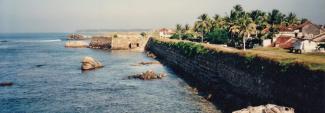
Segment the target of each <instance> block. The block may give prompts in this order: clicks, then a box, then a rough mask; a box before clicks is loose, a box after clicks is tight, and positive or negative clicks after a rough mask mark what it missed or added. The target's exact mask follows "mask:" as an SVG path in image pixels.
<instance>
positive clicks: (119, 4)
mask: <svg viewBox="0 0 325 113" xmlns="http://www.w3.org/2000/svg"><path fill="white" fill-rule="evenodd" d="M236 4H241V5H242V6H243V7H244V9H245V10H248V11H249V10H253V9H261V10H264V11H270V10H272V9H279V10H281V11H282V12H284V13H289V12H295V13H296V14H297V16H299V17H305V18H308V19H310V20H312V21H313V22H315V23H317V24H325V7H324V5H325V0H0V33H7V32H73V31H76V30H78V29H133V28H159V27H174V26H175V24H177V23H180V24H186V23H189V24H192V23H193V22H194V21H195V19H196V18H197V16H198V15H200V14H202V13H208V14H209V15H211V16H212V15H214V14H220V15H226V14H227V13H228V14H229V11H230V9H231V8H232V7H233V6H234V5H236Z"/></svg>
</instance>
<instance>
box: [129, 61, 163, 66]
mask: <svg viewBox="0 0 325 113" xmlns="http://www.w3.org/2000/svg"><path fill="white" fill-rule="evenodd" d="M151 64H160V62H158V61H153V62H140V63H138V64H134V65H132V66H141V65H151Z"/></svg>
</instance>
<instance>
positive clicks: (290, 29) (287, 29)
mask: <svg viewBox="0 0 325 113" xmlns="http://www.w3.org/2000/svg"><path fill="white" fill-rule="evenodd" d="M308 25H314V26H316V27H317V28H319V29H321V27H319V26H318V25H315V24H313V23H312V22H310V21H306V22H304V23H302V24H300V25H290V26H284V25H281V26H280V27H279V31H282V32H293V31H295V30H298V29H302V28H304V27H305V26H308Z"/></svg>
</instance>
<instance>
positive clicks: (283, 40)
mask: <svg viewBox="0 0 325 113" xmlns="http://www.w3.org/2000/svg"><path fill="white" fill-rule="evenodd" d="M296 40H297V39H295V38H293V37H292V36H285V35H281V36H279V37H278V38H277V39H276V41H275V44H276V45H278V47H280V48H284V49H287V48H291V47H293V44H294V42H296Z"/></svg>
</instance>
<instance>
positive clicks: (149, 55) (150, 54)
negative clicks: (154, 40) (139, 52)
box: [146, 51, 157, 58]
mask: <svg viewBox="0 0 325 113" xmlns="http://www.w3.org/2000/svg"><path fill="white" fill-rule="evenodd" d="M146 54H147V56H148V57H151V58H157V56H156V55H155V54H153V53H152V52H150V51H148V52H147V53H146Z"/></svg>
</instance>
